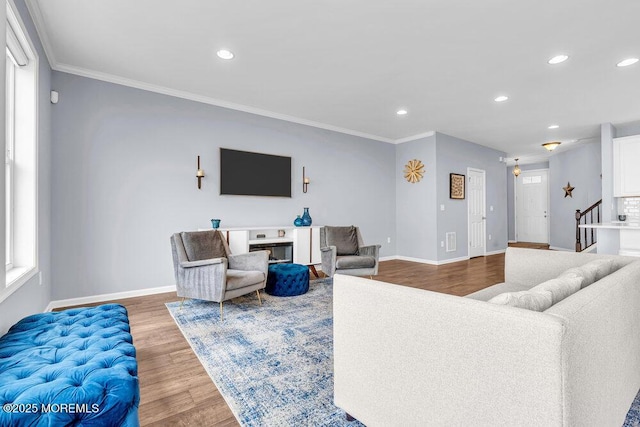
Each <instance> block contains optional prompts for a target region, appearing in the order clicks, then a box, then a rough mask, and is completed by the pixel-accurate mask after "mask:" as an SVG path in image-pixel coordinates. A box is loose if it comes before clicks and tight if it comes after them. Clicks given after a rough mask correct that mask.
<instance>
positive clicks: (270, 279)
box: [264, 264, 309, 297]
mask: <svg viewBox="0 0 640 427" xmlns="http://www.w3.org/2000/svg"><path fill="white" fill-rule="evenodd" d="M264 290H265V292H266V293H268V294H269V295H274V296H277V297H292V296H295V295H302V294H304V293H306V292H307V291H308V290H309V268H308V267H307V266H305V265H301V264H271V265H270V266H269V274H268V275H267V286H266V287H265V289H264Z"/></svg>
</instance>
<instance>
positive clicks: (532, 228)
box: [515, 169, 549, 243]
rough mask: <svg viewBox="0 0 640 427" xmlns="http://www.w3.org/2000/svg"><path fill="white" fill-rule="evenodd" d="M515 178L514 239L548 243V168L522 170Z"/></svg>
mask: <svg viewBox="0 0 640 427" xmlns="http://www.w3.org/2000/svg"><path fill="white" fill-rule="evenodd" d="M515 180H516V185H515V187H516V240H517V241H518V242H531V243H549V170H548V169H539V170H530V171H522V173H521V174H520V176H518V177H516V178H515Z"/></svg>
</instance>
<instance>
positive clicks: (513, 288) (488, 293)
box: [465, 283, 529, 301]
mask: <svg viewBox="0 0 640 427" xmlns="http://www.w3.org/2000/svg"><path fill="white" fill-rule="evenodd" d="M528 290H529V288H528V287H527V286H523V285H518V284H513V283H498V284H495V285H491V286H488V287H486V288H484V289H480V290H479V291H476V292H474V293H472V294H469V295H466V296H465V298H471V299H477V300H478V301H489V300H490V299H491V298H493V297H495V296H497V295H500V294H503V293H505V292H517V291H528Z"/></svg>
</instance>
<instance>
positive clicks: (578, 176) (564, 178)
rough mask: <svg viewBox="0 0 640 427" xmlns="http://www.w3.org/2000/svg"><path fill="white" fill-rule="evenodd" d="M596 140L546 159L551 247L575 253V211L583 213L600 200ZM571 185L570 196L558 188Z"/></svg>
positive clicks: (600, 185)
mask: <svg viewBox="0 0 640 427" xmlns="http://www.w3.org/2000/svg"><path fill="white" fill-rule="evenodd" d="M601 171H602V160H601V149H600V141H591V142H583V143H580V144H579V145H578V146H577V147H576V148H573V149H572V150H569V151H563V152H561V153H557V154H555V155H553V156H552V157H551V158H550V159H549V202H550V206H549V208H550V210H549V214H550V215H551V217H550V241H549V244H550V246H551V247H552V248H558V249H567V250H570V251H574V250H575V246H576V245H575V243H576V220H575V213H576V210H577V209H579V210H584V209H586V208H588V207H589V206H591V205H592V204H594V203H596V202H597V201H598V200H600V199H601V198H602V180H601V178H600V173H601ZM567 182H570V183H571V186H572V187H575V189H574V190H573V192H572V195H573V197H564V195H565V192H564V190H563V189H562V188H563V187H565V186H566V185H567Z"/></svg>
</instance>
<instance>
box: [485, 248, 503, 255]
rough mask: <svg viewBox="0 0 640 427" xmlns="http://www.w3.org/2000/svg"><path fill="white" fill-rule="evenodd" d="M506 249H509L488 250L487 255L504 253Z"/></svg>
mask: <svg viewBox="0 0 640 427" xmlns="http://www.w3.org/2000/svg"><path fill="white" fill-rule="evenodd" d="M506 251H507V250H506V249H498V250H497V251H491V252H487V253H486V254H485V255H487V256H489V255H498V254H503V253H505V252H506Z"/></svg>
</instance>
